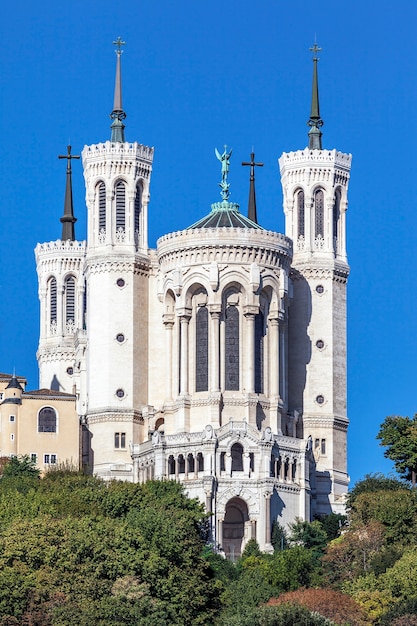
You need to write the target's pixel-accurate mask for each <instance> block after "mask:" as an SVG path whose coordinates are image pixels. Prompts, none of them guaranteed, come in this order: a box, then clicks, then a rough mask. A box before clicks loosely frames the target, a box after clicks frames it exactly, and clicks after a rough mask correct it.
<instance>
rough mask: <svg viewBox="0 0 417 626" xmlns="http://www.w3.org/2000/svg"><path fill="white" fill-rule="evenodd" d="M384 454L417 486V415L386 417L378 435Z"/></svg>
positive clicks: (401, 473)
mask: <svg viewBox="0 0 417 626" xmlns="http://www.w3.org/2000/svg"><path fill="white" fill-rule="evenodd" d="M377 439H380V440H381V446H384V447H386V448H387V449H386V450H385V452H384V456H385V457H387V458H388V459H390V460H391V461H394V465H395V469H396V470H397V472H398V473H399V475H400V476H402V477H403V478H405V479H406V480H411V482H412V485H413V487H415V486H416V477H417V415H414V417H413V418H409V417H401V416H399V415H391V416H388V417H386V418H385V420H384V421H383V423H382V424H381V428H380V430H379V433H378V435H377Z"/></svg>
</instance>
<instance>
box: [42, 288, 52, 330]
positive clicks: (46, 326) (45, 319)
mask: <svg viewBox="0 0 417 626" xmlns="http://www.w3.org/2000/svg"><path fill="white" fill-rule="evenodd" d="M47 294H48V290H47V289H46V287H42V288H41V289H39V300H40V304H41V307H40V308H41V310H40V322H41V324H40V326H41V328H40V339H41V340H42V339H44V338H45V337H47V336H48V335H49V333H50V321H49V311H48V306H47Z"/></svg>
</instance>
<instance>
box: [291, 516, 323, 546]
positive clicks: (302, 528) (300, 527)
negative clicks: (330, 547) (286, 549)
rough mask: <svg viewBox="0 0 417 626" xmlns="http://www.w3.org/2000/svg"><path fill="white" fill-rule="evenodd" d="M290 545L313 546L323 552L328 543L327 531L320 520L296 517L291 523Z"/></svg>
mask: <svg viewBox="0 0 417 626" xmlns="http://www.w3.org/2000/svg"><path fill="white" fill-rule="evenodd" d="M289 527H290V535H289V543H290V545H293V546H294V545H297V546H303V548H312V549H313V550H316V551H318V552H319V553H321V552H322V551H323V549H324V547H325V545H326V544H327V533H326V531H325V530H324V529H323V526H322V524H321V522H320V521H319V520H314V522H306V521H303V520H301V519H299V518H296V520H295V522H294V523H293V524H290V526H289Z"/></svg>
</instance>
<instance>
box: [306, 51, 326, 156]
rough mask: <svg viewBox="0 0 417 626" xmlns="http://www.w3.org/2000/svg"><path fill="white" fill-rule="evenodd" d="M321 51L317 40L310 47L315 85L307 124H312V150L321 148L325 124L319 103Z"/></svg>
mask: <svg viewBox="0 0 417 626" xmlns="http://www.w3.org/2000/svg"><path fill="white" fill-rule="evenodd" d="M320 51H321V48H319V46H318V45H317V42H316V41H315V42H314V44H313V46H312V47H311V48H310V52H312V53H313V87H312V91H311V111H310V119H309V120H308V122H307V124H308V126H310V130H309V132H308V147H309V149H310V150H321V149H322V145H321V137H322V134H323V133H322V132H321V130H320V128H321V127H322V126H323V123H324V122H323V120H322V119H321V117H320V104H319V81H318V74H317V62H318V61H319V57H318V56H317V53H318V52H320Z"/></svg>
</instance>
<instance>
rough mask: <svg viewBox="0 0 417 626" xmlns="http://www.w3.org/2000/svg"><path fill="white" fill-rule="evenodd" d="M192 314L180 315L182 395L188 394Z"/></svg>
mask: <svg viewBox="0 0 417 626" xmlns="http://www.w3.org/2000/svg"><path fill="white" fill-rule="evenodd" d="M190 317H191V315H190V314H189V313H185V314H184V313H183V314H182V315H181V316H180V325H181V372H180V395H181V396H186V395H188V362H189V359H188V327H189V321H190Z"/></svg>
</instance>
